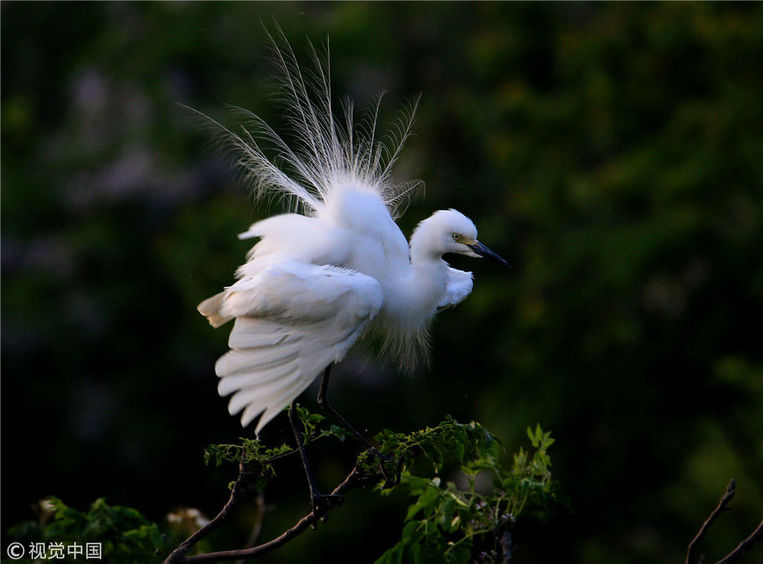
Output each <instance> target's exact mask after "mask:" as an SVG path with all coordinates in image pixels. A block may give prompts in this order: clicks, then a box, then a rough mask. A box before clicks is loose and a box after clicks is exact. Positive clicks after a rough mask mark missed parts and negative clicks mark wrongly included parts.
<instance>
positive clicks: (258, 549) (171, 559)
mask: <svg viewBox="0 0 763 564" xmlns="http://www.w3.org/2000/svg"><path fill="white" fill-rule="evenodd" d="M246 474H247V473H246V469H245V464H244V463H241V464H239V474H238V478H237V479H236V481H235V483H234V484H233V488H231V493H230V497H229V498H228V501H227V502H226V504H225V505H224V506H223V508H222V509H221V510H220V512H219V513H218V514H217V515H216V516H215V517H214V518H213V519H212V520H211V521H209V523H207V524H206V525H204V526H203V527H202V528H201V529H199V530H198V531H196V532H195V533H194V534H193V535H191V536H190V537H188V539H186V540H185V541H184V542H183V543H181V544H180V546H178V547H177V548H176V549H175V550H174V551H173V552H172V553H171V554H170V555H169V556H168V557H167V559H166V560H165V561H164V564H183V563H187V562H217V561H222V560H237V559H245V558H254V557H256V556H260V555H262V554H265V553H266V552H270V551H272V550H275V549H276V548H278V547H280V546H282V545H284V544H286V543H287V542H289V541H290V540H291V539H293V538H294V537H296V536H297V535H299V534H300V533H302V532H303V531H304V530H305V529H307V528H308V527H311V526H314V525H315V524H316V523H317V522H318V521H320V520H322V519H324V518H325V517H326V515H327V514H328V511H329V510H330V509H331V508H332V507H334V506H336V505H338V503H340V502H339V501H337V500H336V498H327V503H326V504H325V505H322V506H320V508H319V509H318V510H317V511H315V512H313V511H311V512H310V513H308V514H307V515H305V516H304V517H302V518H301V519H300V520H299V521H297V523H295V524H294V526H292V527H291V528H290V529H288V530H286V531H284V532H283V533H282V534H281V535H280V536H278V537H276V538H275V539H273V540H271V541H268V542H266V543H263V544H260V545H258V546H254V547H252V548H245V549H239V550H223V551H219V552H209V553H206V554H196V555H192V556H188V555H187V552H188V550H190V548H191V547H192V546H194V545H195V544H196V543H197V542H199V541H200V540H201V539H203V538H204V537H206V536H207V535H208V534H209V533H210V532H211V531H212V530H213V529H214V528H215V527H217V526H218V525H219V524H220V523H221V522H222V521H223V520H224V519H226V518H227V517H228V515H229V514H230V512H231V510H232V508H233V507H234V506H235V505H236V504H237V503H238V502H239V501H241V499H242V498H243V496H242V494H241V488H242V487H243V485H244V484H245V482H246V480H247V476H246ZM381 478H382V474H381V473H377V474H372V475H369V474H365V473H364V472H363V471H362V470H361V468H360V466H359V465H358V464H357V463H356V464H355V466H354V467H353V468H352V470H350V472H349V473H348V474H347V476H345V478H344V480H342V482H341V483H340V484H339V485H337V486H336V487H335V488H334V489H333V491H332V492H331V495H332V496H341V495H342V494H344V493H345V492H346V491H348V490H351V489H354V488H358V487H361V486H363V485H365V484H368V483H374V482H378V481H379V480H380V479H381Z"/></svg>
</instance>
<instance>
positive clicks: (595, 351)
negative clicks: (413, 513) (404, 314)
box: [1, 2, 763, 563]
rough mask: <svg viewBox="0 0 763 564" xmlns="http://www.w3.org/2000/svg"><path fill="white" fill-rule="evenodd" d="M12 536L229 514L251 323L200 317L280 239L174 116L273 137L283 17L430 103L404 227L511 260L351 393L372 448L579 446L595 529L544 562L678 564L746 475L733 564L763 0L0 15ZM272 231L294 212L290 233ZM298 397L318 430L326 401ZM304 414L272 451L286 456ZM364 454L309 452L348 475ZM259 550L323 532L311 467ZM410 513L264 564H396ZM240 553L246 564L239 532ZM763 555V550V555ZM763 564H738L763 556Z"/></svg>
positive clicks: (526, 553)
mask: <svg viewBox="0 0 763 564" xmlns="http://www.w3.org/2000/svg"><path fill="white" fill-rule="evenodd" d="M1 10H2V269H3V272H2V274H3V280H2V527H3V529H4V530H5V529H7V527H9V526H10V525H12V524H13V523H16V522H18V521H21V520H24V519H28V518H31V517H33V514H32V511H31V510H30V508H29V507H30V505H31V504H32V503H33V502H34V501H35V500H38V499H40V498H42V497H43V496H46V495H51V494H53V495H57V496H60V497H61V498H63V500H64V501H65V502H66V503H68V504H71V505H74V506H75V507H78V508H80V509H84V508H86V507H87V506H88V505H89V504H90V503H91V502H92V501H93V500H94V499H95V498H97V497H100V496H106V497H107V499H108V501H109V502H110V503H114V504H122V505H128V506H133V507H136V508H137V509H139V510H140V511H142V512H143V513H144V514H146V515H147V516H148V517H149V518H151V519H152V520H156V521H162V519H163V518H164V515H165V514H166V513H167V512H168V511H170V510H172V509H174V508H176V507H178V506H194V507H199V508H200V509H201V510H202V511H204V512H206V513H208V514H210V513H214V512H215V511H216V510H217V509H218V508H219V507H220V505H221V504H222V502H223V500H224V499H225V497H226V495H227V489H226V484H227V482H228V481H229V480H230V479H232V477H233V475H234V469H233V468H225V467H223V468H208V467H205V466H204V465H203V461H202V452H203V449H204V447H205V446H206V445H207V444H209V443H212V442H233V441H235V439H236V438H237V437H238V436H240V435H241V434H242V433H246V434H251V433H252V431H251V428H250V429H247V430H245V431H243V432H242V431H241V429H240V427H239V425H238V421H237V419H234V418H232V417H230V416H229V415H228V413H227V409H226V403H227V402H226V400H224V399H221V398H219V397H217V394H216V389H215V387H216V378H215V377H214V373H213V363H214V360H215V359H216V357H217V356H219V355H220V354H221V353H222V352H223V351H224V350H225V349H226V346H225V342H226V340H227V332H228V330H227V329H224V330H218V331H214V330H212V329H211V328H210V327H209V325H208V324H207V322H206V321H205V320H204V319H203V318H202V317H201V316H200V315H198V313H197V312H196V310H195V306H196V304H197V303H198V302H200V301H201V300H202V299H204V298H206V297H208V296H209V295H211V294H212V293H214V292H217V291H218V290H219V289H220V288H221V287H222V286H223V285H225V284H228V283H230V281H231V280H232V272H233V270H234V268H235V267H236V266H237V265H238V264H240V262H241V261H242V259H243V256H244V254H245V252H246V250H247V248H248V246H247V244H246V243H245V242H240V241H238V240H237V239H236V237H235V235H236V234H237V233H239V232H241V231H243V230H244V229H245V228H246V227H247V226H248V225H249V224H250V223H252V222H253V221H255V220H256V219H258V218H261V217H263V216H264V215H266V214H267V213H269V212H268V210H267V209H266V208H265V207H264V206H255V205H254V204H252V202H251V200H250V199H248V197H247V194H246V192H245V190H244V189H243V188H242V187H241V186H239V185H237V183H236V180H235V174H232V173H231V172H230V171H229V170H228V169H227V168H226V166H225V164H224V163H223V162H221V161H220V160H219V158H218V156H217V155H215V154H214V153H213V152H211V151H209V150H208V149H207V148H206V147H205V144H206V141H207V138H206V136H205V135H204V134H202V133H200V132H199V131H198V130H197V129H196V128H194V126H193V125H192V120H190V119H189V113H188V112H187V111H186V110H184V109H183V108H182V107H180V106H179V105H178V102H180V103H182V104H186V105H188V106H192V107H194V108H198V109H200V110H202V111H204V112H207V113H210V114H212V115H215V116H219V115H221V113H222V108H223V105H224V104H225V103H230V104H236V105H241V106H244V107H247V108H249V109H251V110H253V111H255V112H257V113H258V114H259V115H261V116H262V117H264V118H265V119H266V120H268V121H269V122H270V123H272V124H274V125H275V126H276V128H278V127H279V126H280V125H281V124H282V121H281V120H280V119H279V117H278V116H279V112H280V109H279V107H278V105H277V103H275V101H274V99H273V84H274V83H273V80H272V78H273V74H274V69H273V65H272V64H271V62H270V60H269V58H268V51H267V47H266V45H267V43H266V37H265V33H264V32H263V27H262V22H264V23H266V24H268V25H270V23H271V22H272V18H273V17H275V18H276V19H277V21H278V22H279V24H280V25H281V26H282V27H283V29H284V30H285V33H286V35H287V36H288V37H289V38H290V41H291V42H292V44H293V45H294V47H295V49H296V50H297V52H298V53H304V47H305V41H306V37H308V36H309V37H310V38H312V39H313V40H314V41H316V42H320V41H323V40H324V39H325V37H326V36H327V35H330V41H331V50H332V73H333V79H334V91H335V92H337V93H349V94H350V95H352V96H353V97H354V98H355V99H356V100H357V101H358V102H359V103H361V104H362V103H363V102H367V101H368V100H369V99H370V97H371V96H372V95H373V94H374V93H376V92H378V91H380V90H388V91H389V94H388V96H387V103H386V105H385V108H386V109H388V110H389V113H390V114H393V113H394V111H396V110H397V109H399V107H400V106H401V105H402V104H403V103H405V101H406V100H410V99H412V98H413V97H415V96H416V95H417V94H418V93H419V92H421V93H423V97H422V101H421V107H420V111H419V113H418V119H417V124H416V126H415V131H416V136H415V137H413V138H412V139H411V140H410V142H409V143H408V147H407V149H406V150H405V152H404V155H403V157H402V159H401V161H400V162H399V164H398V166H397V167H396V179H398V180H401V181H402V180H407V179H410V178H422V179H424V180H425V182H426V184H427V194H426V197H425V198H422V199H419V200H417V201H416V202H414V204H413V205H412V206H411V207H410V209H409V210H408V212H407V214H406V215H405V216H404V218H403V219H402V220H401V222H400V223H401V227H402V228H403V230H404V232H405V233H406V234H410V231H411V230H412V228H413V227H414V226H415V224H416V223H417V222H418V221H420V220H421V219H423V218H424V217H426V216H428V215H429V214H430V213H431V212H432V211H434V210H435V209H439V208H447V207H454V208H457V209H459V210H461V211H463V212H464V213H466V214H467V215H469V216H470V217H472V218H473V219H474V220H475V222H476V223H477V225H478V227H479V229H480V239H481V240H482V241H483V242H485V243H486V244H488V245H489V246H490V247H491V248H493V249H495V250H496V251H498V252H499V253H500V254H502V255H503V256H505V257H507V258H508V259H510V260H511V261H512V262H513V263H514V264H515V268H514V270H513V271H511V272H508V273H507V272H506V271H504V270H502V269H501V268H499V267H497V266H495V265H491V264H489V263H486V262H484V261H482V262H478V261H468V260H466V259H464V260H458V261H456V262H454V264H455V265H456V266H458V267H461V268H468V269H472V270H474V272H475V277H476V283H475V290H474V293H473V294H472V296H471V297H470V298H469V299H468V300H467V301H466V302H465V303H464V304H462V305H461V306H459V307H458V308H457V309H455V310H452V311H448V312H446V313H444V314H442V315H440V316H439V317H438V319H437V321H436V323H435V326H434V350H433V358H434V362H433V365H432V366H431V368H430V369H428V370H423V371H421V372H420V373H418V374H417V375H416V376H415V377H410V376H405V375H398V374H395V373H394V372H393V371H391V370H388V369H381V370H379V369H375V368H374V367H370V368H369V367H367V368H366V369H365V370H363V371H362V372H361V371H360V370H359V367H358V366H356V365H353V364H352V363H350V364H349V366H345V368H344V370H340V371H337V376H336V377H335V378H334V383H333V384H332V386H333V389H332V392H331V398H332V400H333V403H334V405H335V406H337V407H338V408H339V409H340V410H341V411H343V412H344V413H345V415H347V416H348V417H349V418H350V419H351V420H353V421H356V422H358V423H359V424H360V425H361V426H362V427H364V428H365V429H367V430H368V432H370V433H373V432H375V431H377V430H379V429H381V428H383V427H388V428H392V429H395V430H409V429H412V428H414V427H418V426H422V425H427V424H434V423H436V422H437V421H439V420H441V419H442V418H443V417H444V416H445V415H446V414H448V413H450V414H453V415H454V416H455V417H457V418H458V419H460V420H464V421H467V420H469V419H472V418H474V419H477V420H479V421H481V422H483V423H484V424H485V425H487V426H488V428H489V429H491V430H492V431H493V432H494V433H495V434H496V435H498V436H499V437H500V438H501V440H502V441H503V442H504V444H505V446H506V448H507V456H508V453H511V452H513V451H515V450H516V449H517V448H518V447H519V446H521V445H524V444H526V442H527V441H526V439H525V437H524V429H525V427H526V426H527V425H535V423H538V422H539V423H541V425H543V427H544V428H546V429H549V430H551V431H552V432H553V434H554V436H555V437H556V438H557V443H556V444H555V445H554V446H553V447H552V449H551V455H552V460H553V462H554V477H555V479H557V480H558V481H559V483H560V487H561V490H562V491H563V492H564V493H566V494H567V495H569V496H570V498H571V502H572V506H573V507H574V513H571V514H561V515H559V516H558V517H557V518H556V519H554V520H552V521H551V522H549V523H547V524H545V525H544V524H527V526H526V527H525V530H524V531H522V533H521V535H520V536H519V538H518V542H519V543H520V547H519V552H518V553H517V560H518V561H519V562H561V561H564V562H623V563H637V562H676V561H681V560H682V558H683V553H684V551H685V547H686V545H687V544H688V542H689V540H690V539H691V538H692V536H693V535H694V534H695V532H696V531H697V529H698V527H699V525H700V524H701V523H702V521H703V519H704V518H705V517H706V516H707V514H708V513H709V511H710V510H711V509H712V508H713V507H714V506H715V503H716V502H717V499H718V497H719V496H720V494H721V493H722V492H723V490H724V488H725V486H726V484H727V482H728V480H729V478H731V477H734V478H736V479H737V481H738V488H737V497H736V498H735V500H734V501H733V503H732V508H733V510H732V511H730V512H728V513H727V514H725V515H724V516H723V517H722V518H721V519H720V520H719V521H718V522H717V523H716V524H715V525H714V526H713V527H712V529H711V532H710V534H709V537H708V539H707V541H706V542H705V544H704V545H703V548H704V550H706V551H707V553H708V557H709V558H711V559H717V558H720V557H721V556H722V555H723V554H725V553H726V552H728V551H729V550H730V549H731V548H733V546H735V545H736V543H737V542H738V541H739V540H741V538H742V537H744V536H746V535H747V534H749V532H751V531H752V529H753V528H754V526H755V525H756V524H757V522H758V521H759V520H760V517H761V513H763V482H762V481H761V476H763V441H762V440H761V436H763V410H762V409H761V406H762V405H763V358H762V356H763V355H762V354H761V342H762V340H761V319H762V318H763V317H762V315H763V311H762V310H763V307H762V306H763V267H762V266H761V259H762V258H763V252H762V251H763V206H762V203H763V104H761V94H762V93H763V88H762V87H763V68H762V67H763V39H762V38H763V8H762V7H761V4H760V3H749V4H729V3H723V4H710V3H696V4H695V3H660V4H629V3H615V4H609V3H597V4H554V3H541V4H521V3H510V4H498V3H479V4H442V5H437V4H430V3H422V4H418V3H406V4H392V3H389V4H387V3H373V4H365V3H342V4H278V3H273V4H245V3H235V4H228V3H134V4H133V3H88V4H76V3H74V4H72V3H15V2H3V4H2V9H1ZM271 211H277V210H271ZM302 401H303V402H304V403H307V404H308V405H310V406H314V393H308V394H306V395H305V396H304V397H303V398H302ZM287 436H288V435H287V425H286V420H285V418H278V419H276V420H275V421H274V422H273V423H272V424H271V425H270V426H269V427H268V430H267V433H266V434H265V439H266V440H268V441H269V442H272V443H276V442H278V441H280V440H285V439H286V437H287ZM342 450H350V451H351V447H350V446H349V445H348V446H342V447H339V448H337V447H336V446H335V445H327V446H325V447H321V448H318V449H316V452H315V453H314V457H315V458H316V462H315V464H316V465H317V466H318V470H319V480H320V481H321V483H323V484H325V485H326V486H328V485H329V484H331V483H332V482H335V481H336V480H337V479H338V477H340V476H341V475H342V472H343V471H344V470H346V465H347V463H348V462H349V460H350V459H351V457H352V452H349V453H347V452H341V451H342ZM267 502H268V504H269V506H270V512H269V513H268V516H267V517H266V519H265V529H264V531H263V537H262V538H263V539H264V540H265V539H268V538H272V537H273V536H274V535H275V534H277V533H278V532H280V531H281V530H283V528H284V527H286V526H287V525H289V524H290V523H291V522H292V521H294V520H295V519H296V518H297V517H298V516H299V515H301V514H302V513H303V512H304V511H306V509H307V499H306V491H305V488H304V482H303V478H302V476H301V474H300V468H299V467H298V464H297V462H296V460H295V461H294V463H293V464H290V465H286V466H285V467H284V468H283V470H282V474H281V478H280V480H279V481H278V482H276V484H274V486H273V487H272V489H270V490H268V492H267ZM405 502H406V499H405V498H403V497H401V496H391V497H388V498H382V499H380V498H379V497H378V496H376V495H375V494H373V493H371V492H363V491H359V492H353V493H352V494H350V495H349V496H348V499H347V501H346V503H345V505H344V507H342V508H341V509H337V510H335V511H334V512H332V516H331V520H330V521H329V522H327V523H326V524H324V525H322V526H321V527H320V528H319V530H318V531H317V532H312V531H309V532H307V533H306V534H304V535H302V536H301V537H300V538H299V539H298V540H296V541H294V542H293V543H291V544H290V545H289V546H288V547H287V548H284V549H282V550H279V551H277V552H275V553H273V554H272V555H270V556H268V557H267V558H265V561H272V562H299V561H309V562H319V561H324V560H325V561H335V559H336V555H337V554H338V553H339V554H343V555H349V556H351V558H352V560H353V561H358V562H365V561H372V560H373V559H374V558H376V557H378V556H379V555H380V554H381V552H383V550H384V549H386V548H387V547H389V546H391V545H392V544H393V543H394V542H395V540H396V539H397V538H399V532H400V528H401V523H402V519H403V517H404V514H405ZM250 517H251V516H250V515H246V514H242V515H240V516H239V521H238V526H237V527H231V528H229V529H228V530H226V531H224V532H221V533H220V534H219V535H218V536H217V537H216V540H214V539H213V541H214V542H216V543H217V544H218V548H233V547H237V546H240V545H242V544H243V542H244V539H245V538H246V535H247V519H249V518H250ZM758 555H760V550H758ZM754 559H755V556H754V555H753V556H751V557H748V559H747V560H746V561H753V560H754Z"/></svg>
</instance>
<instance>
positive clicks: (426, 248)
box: [411, 209, 510, 266]
mask: <svg viewBox="0 0 763 564" xmlns="http://www.w3.org/2000/svg"><path fill="white" fill-rule="evenodd" d="M447 253H456V254H460V255H466V256H468V257H475V258H482V257H487V258H491V259H493V260H496V261H498V262H500V263H501V264H503V265H505V266H510V265H509V263H508V262H507V261H506V260H504V259H503V258H501V257H500V256H498V255H497V254H496V253H494V252H493V251H491V250H490V249H488V248H487V247H486V246H485V245H483V244H482V243H480V242H479V241H478V240H477V228H476V227H475V226H474V222H472V220H471V219H469V218H468V217H466V216H465V215H464V214H462V213H461V212H459V211H456V210H454V209H449V210H440V211H437V212H435V213H434V214H432V215H431V216H430V217H428V218H427V219H425V220H424V221H422V222H421V223H419V225H418V227H416V230H415V231H414V232H413V236H412V237H411V256H412V258H413V257H414V255H419V256H422V255H423V256H428V257H431V258H434V257H436V258H438V259H439V258H440V257H442V255H444V254H447Z"/></svg>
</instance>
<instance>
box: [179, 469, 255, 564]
mask: <svg viewBox="0 0 763 564" xmlns="http://www.w3.org/2000/svg"><path fill="white" fill-rule="evenodd" d="M245 480H246V470H245V467H244V463H243V462H240V463H239V465H238V477H237V478H236V481H235V482H234V483H233V487H232V488H231V491H230V497H228V501H227V502H226V503H225V505H223V508H222V509H221V510H220V512H219V513H218V514H217V515H215V517H214V518H213V519H211V520H210V521H209V522H208V523H207V524H206V525H204V526H203V527H201V528H200V529H199V530H198V531H196V532H195V533H193V534H192V535H191V536H190V537H188V538H187V539H186V540H184V541H183V542H182V543H181V544H180V546H178V547H177V548H176V549H175V550H173V551H172V553H171V554H170V555H169V556H168V557H167V559H166V560H165V561H164V564H174V563H176V562H186V558H187V556H186V553H187V552H188V549H190V548H191V547H192V546H193V545H195V544H196V543H197V542H199V541H200V540H201V539H203V538H204V537H206V536H207V535H208V534H209V533H211V532H212V531H213V530H214V529H215V528H216V527H217V526H218V525H219V524H220V523H222V522H223V521H224V520H225V519H226V518H227V517H228V515H229V514H230V512H231V510H232V509H233V507H234V506H235V505H237V504H238V502H239V501H240V500H241V487H242V485H243V483H244V481H245Z"/></svg>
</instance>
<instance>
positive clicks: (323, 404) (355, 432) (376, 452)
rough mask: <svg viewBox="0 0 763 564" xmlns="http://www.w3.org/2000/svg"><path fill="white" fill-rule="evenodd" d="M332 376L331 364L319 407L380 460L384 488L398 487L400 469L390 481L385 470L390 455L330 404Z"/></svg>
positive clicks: (327, 368) (322, 388) (323, 383)
mask: <svg viewBox="0 0 763 564" xmlns="http://www.w3.org/2000/svg"><path fill="white" fill-rule="evenodd" d="M330 376H331V365H330V364H329V365H328V366H327V367H326V370H325V371H324V372H323V380H322V381H321V388H320V390H319V391H318V405H320V406H321V407H322V408H323V409H325V410H326V411H327V412H328V413H329V414H331V415H332V416H334V417H335V418H337V419H338V420H339V421H341V423H342V425H344V427H345V429H347V430H348V431H350V432H351V433H352V434H353V435H355V437H356V438H357V439H358V440H359V441H360V442H361V443H363V444H364V445H366V448H367V449H369V450H370V451H371V452H372V453H373V455H374V456H375V457H376V458H377V459H378V461H379V470H380V471H381V474H382V476H383V477H384V480H385V485H384V487H385V488H386V487H392V486H394V485H396V484H397V483H398V482H399V481H400V475H399V474H400V470H399V468H398V475H397V477H396V478H394V479H392V480H390V479H389V477H388V476H387V472H386V469H385V468H384V463H385V462H389V461H390V460H391V459H392V457H391V456H389V455H384V454H382V453H380V452H379V450H378V449H377V448H376V447H375V446H374V445H372V444H371V442H370V441H369V440H368V439H367V438H365V437H364V436H363V435H362V434H361V433H360V431H358V430H357V429H355V427H353V426H352V425H350V423H349V422H348V421H347V419H345V418H344V417H343V416H342V414H341V413H339V412H338V411H337V410H336V409H334V408H333V407H331V405H330V404H329V401H328V399H327V397H326V390H327V389H328V386H329V377H330Z"/></svg>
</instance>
